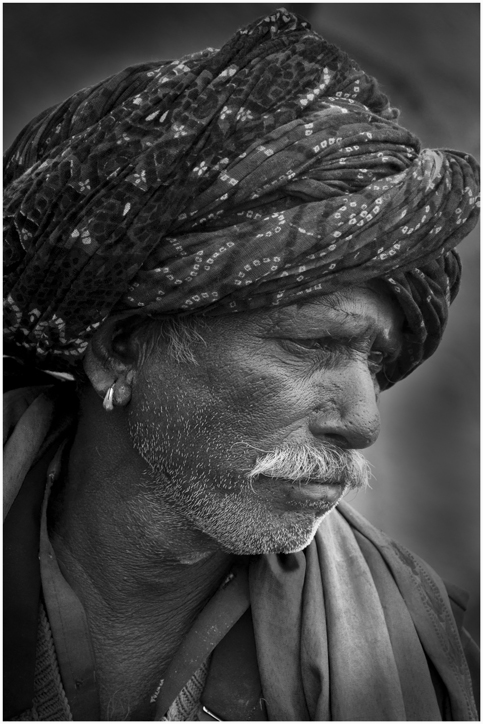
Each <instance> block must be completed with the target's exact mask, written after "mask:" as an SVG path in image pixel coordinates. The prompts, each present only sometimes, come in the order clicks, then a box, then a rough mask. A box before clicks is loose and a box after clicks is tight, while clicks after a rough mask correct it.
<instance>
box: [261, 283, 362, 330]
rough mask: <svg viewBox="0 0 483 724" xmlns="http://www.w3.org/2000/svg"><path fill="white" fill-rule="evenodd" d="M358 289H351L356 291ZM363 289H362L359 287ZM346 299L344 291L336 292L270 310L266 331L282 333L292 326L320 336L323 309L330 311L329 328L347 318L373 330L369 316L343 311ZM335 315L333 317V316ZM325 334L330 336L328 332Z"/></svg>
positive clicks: (352, 311)
mask: <svg viewBox="0 0 483 724" xmlns="http://www.w3.org/2000/svg"><path fill="white" fill-rule="evenodd" d="M356 288H358V287H355V286H354V287H351V289H356ZM361 288H362V289H364V287H361ZM349 299H350V298H349ZM347 300H348V297H347V296H346V295H345V294H344V291H343V290H341V291H336V292H332V293H331V294H325V295H321V296H319V297H317V299H316V300H314V299H308V300H305V301H303V302H301V303H296V304H292V305H289V306H287V307H281V308H278V309H274V310H273V311H272V310H271V311H270V312H269V316H270V317H271V324H270V326H269V328H268V331H269V332H271V333H277V332H283V331H284V329H287V328H289V327H291V331H293V327H294V325H296V326H300V325H302V324H303V325H304V330H305V331H307V332H310V331H311V330H312V331H314V332H317V333H319V334H320V331H321V328H322V326H323V323H324V320H325V318H324V319H322V318H321V313H320V312H321V309H323V308H325V309H327V310H329V311H330V314H329V316H328V318H327V321H328V322H329V324H330V326H334V325H335V326H340V325H342V324H344V322H346V321H347V319H348V318H351V319H353V320H354V321H356V322H357V323H361V324H362V325H363V326H364V328H365V329H367V328H368V327H369V326H370V327H371V329H372V328H375V326H376V320H375V319H374V318H373V316H372V315H371V316H370V317H369V316H367V315H364V314H359V313H358V312H357V311H355V310H348V309H343V308H342V305H343V303H344V302H345V301H347ZM334 313H335V316H334ZM326 333H327V334H328V335H329V336H330V331H329V330H327V331H326Z"/></svg>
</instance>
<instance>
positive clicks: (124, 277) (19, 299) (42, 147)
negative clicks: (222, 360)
mask: <svg viewBox="0 0 483 724" xmlns="http://www.w3.org/2000/svg"><path fill="white" fill-rule="evenodd" d="M397 118H398V111H397V110H396V109H394V108H392V107H391V105H390V103H389V100H388V99H387V97H386V96H385V95H384V94H383V93H382V92H381V91H380V89H379V87H378V85H377V81H376V80H375V79H373V78H371V77H369V76H367V75H366V74H365V73H364V72H363V71H362V70H361V69H360V68H359V67H358V66H357V64H356V63H355V62H354V61H352V60H351V59H350V58H349V57H348V56H347V55H346V54H345V53H343V52H342V51H340V50H339V49H338V48H336V47H335V46H333V45H331V44H329V43H327V42H326V41H325V40H324V39H323V38H321V37H320V36H319V35H318V34H317V33H315V32H313V31H312V30H311V28H310V26H309V25H308V23H307V22H305V21H303V20H302V19H300V18H299V17H297V16H296V15H294V14H292V13H289V12H287V11H285V10H284V9H283V8H282V9H280V10H278V11H277V12H275V13H274V14H273V15H270V16H269V17H266V18H263V19H261V20H258V21H256V22H254V23H252V24H251V25H249V26H247V27H246V28H243V29H241V30H240V31H238V32H237V33H236V34H235V35H234V36H233V38H232V39H231V40H230V41H228V42H227V43H226V45H224V46H223V47H222V48H221V49H220V50H213V49H207V50H204V51H202V52H199V53H195V54H193V55H190V56H186V57H184V58H182V59H180V60H176V61H162V62H150V63H146V64H143V65H137V66H134V67H131V68H127V69H126V70H124V71H122V72H121V73H118V74H117V75H114V76H112V77H111V78H108V79H107V80H105V81H103V82H101V83H99V84H97V85H96V86H93V87H91V88H87V89H84V90H81V91H80V92H78V93H76V94H75V95H73V96H72V97H71V98H69V99H67V100H66V101H65V102H64V103H62V104H60V105H58V106H56V107H54V108H50V109H48V110H46V111H45V112H44V113H42V114H40V116H38V117H37V118H36V119H34V120H33V121H32V122H31V123H30V124H29V125H28V126H27V127H26V128H25V129H24V130H23V131H22V132H21V133H20V135H19V136H18V138H17V139H16V141H15V142H14V144H13V145H12V147H11V148H10V149H9V151H8V152H7V154H6V164H5V192H6V196H5V206H4V213H5V224H6V226H5V236H4V238H5V252H4V269H5V279H4V292H5V316H4V324H5V327H6V339H7V345H11V347H10V348H13V349H15V350H16V353H17V354H21V355H22V356H23V357H24V358H28V356H30V357H32V358H35V360H36V362H37V364H41V365H42V366H44V367H47V368H49V369H58V370H62V369H68V368H69V365H72V364H75V363H77V362H78V360H79V358H80V357H81V356H82V354H83V353H84V351H85V349H86V346H87V344H88V341H89V338H90V336H91V335H92V333H93V331H94V330H95V329H96V328H97V327H98V326H99V325H100V324H101V323H102V321H103V319H105V318H106V317H107V316H108V315H109V314H112V313H126V314H127V313H133V312H134V313H138V314H139V313H140V314H150V315H166V314H168V315H171V314H189V313H203V314H209V315H220V314H229V313H236V312H239V311H247V310H253V309H260V308H267V307H270V306H276V305H286V304H290V303H293V302H296V301H300V300H303V299H307V298H309V297H310V296H314V295H320V294H326V293H330V292H332V291H334V290H336V289H340V288H341V287H342V286H347V285H352V284H355V283H362V282H364V281H366V280H369V279H373V278H382V279H383V280H384V281H385V283H386V284H387V288H388V289H389V290H390V291H391V294H393V295H394V297H395V298H396V299H397V300H398V302H399V304H400V305H401V307H402V309H403V311H404V313H405V315H406V320H407V335H406V344H405V347H404V351H403V353H402V354H401V356H400V357H399V359H398V360H397V361H396V363H394V364H392V365H391V367H390V368H388V369H386V370H385V376H384V384H383V386H386V387H387V386H389V385H390V384H393V383H394V382H395V381H396V380H398V379H401V378H402V377H404V376H405V375H407V374H408V373H409V372H410V371H411V370H412V369H414V368H415V367H416V366H417V365H418V364H420V363H421V361H422V360H423V359H426V358H427V357H428V356H429V355H430V354H432V353H433V351H434V350H435V349H436V347H437V345H438V343H439V341H440V339H441V335H442V332H443V329H444V326H445V322H446V318H447V314H448V306H449V304H450V302H451V301H452V299H453V298H454V296H455V294H456V292H457V288H458V283H459V276H460V264H459V260H458V256H457V254H456V252H455V251H454V247H455V246H456V245H457V244H458V243H459V242H460V241H461V240H462V239H463V238H464V237H465V236H466V235H467V234H468V233H469V231H470V230H471V229H472V228H473V226H474V225H475V223H476V220H477V206H478V203H477V192H478V167H477V164H476V162H475V161H474V159H473V158H472V157H471V156H469V155H467V154H464V153H460V152H457V151H448V150H431V149H421V145H420V142H419V140H418V139H417V138H416V137H415V136H414V135H413V134H412V133H410V132H409V131H407V130H406V129H404V128H402V127H401V126H399V125H398V122H397ZM7 349H8V347H7ZM19 350H21V351H20V353H19Z"/></svg>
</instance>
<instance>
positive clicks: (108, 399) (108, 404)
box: [102, 384, 114, 412]
mask: <svg viewBox="0 0 483 724" xmlns="http://www.w3.org/2000/svg"><path fill="white" fill-rule="evenodd" d="M113 397H114V384H112V385H111V386H110V387H109V389H108V390H107V392H106V396H105V397H104V400H103V403H102V406H103V408H104V409H105V410H107V412H111V410H113V409H114V405H113V404H112V400H113Z"/></svg>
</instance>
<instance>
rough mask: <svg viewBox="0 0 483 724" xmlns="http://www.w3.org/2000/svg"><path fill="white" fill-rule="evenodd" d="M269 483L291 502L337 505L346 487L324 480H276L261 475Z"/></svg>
mask: <svg viewBox="0 0 483 724" xmlns="http://www.w3.org/2000/svg"><path fill="white" fill-rule="evenodd" d="M260 478H264V479H265V480H266V481H267V482H268V481H270V483H271V484H272V486H275V485H276V486H277V489H279V490H280V489H282V490H283V491H284V492H285V493H286V495H287V497H288V498H289V499H290V500H294V501H299V502H302V503H303V502H304V501H307V502H310V501H317V500H320V501H325V502H329V503H335V502H337V500H338V499H339V498H340V497H341V494H342V491H343V488H344V485H343V483H342V482H339V481H337V482H331V483H328V482H327V481H324V480H317V479H314V478H299V479H298V480H293V479H289V478H276V477H271V476H268V475H260Z"/></svg>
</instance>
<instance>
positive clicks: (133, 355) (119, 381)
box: [83, 315, 139, 409]
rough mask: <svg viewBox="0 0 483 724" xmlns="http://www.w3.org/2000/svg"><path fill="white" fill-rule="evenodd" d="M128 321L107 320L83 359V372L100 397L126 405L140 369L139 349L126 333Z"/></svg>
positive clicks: (91, 341) (114, 318)
mask: <svg viewBox="0 0 483 724" xmlns="http://www.w3.org/2000/svg"><path fill="white" fill-rule="evenodd" d="M125 321H126V317H125V316H124V315H123V316H122V317H116V316H113V317H108V318H107V319H106V320H105V321H104V322H103V323H102V325H101V326H100V327H99V329H97V330H96V332H95V333H94V335H93V337H92V338H91V340H90V342H89V345H88V347H87V350H86V354H85V356H84V360H83V365H84V371H85V373H86V375H87V377H88V378H89V380H90V382H91V384H92V386H93V388H94V390H95V391H96V392H97V394H98V395H99V397H101V398H103V399H104V400H106V399H107V400H108V401H109V402H108V406H106V405H105V407H106V409H112V403H114V404H115V405H118V406H122V405H126V404H127V403H128V402H129V400H130V399H131V388H132V383H133V381H134V378H135V375H136V370H137V365H138V362H139V360H138V347H137V345H134V344H132V343H131V336H130V335H129V334H126V332H125V324H123V323H125Z"/></svg>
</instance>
